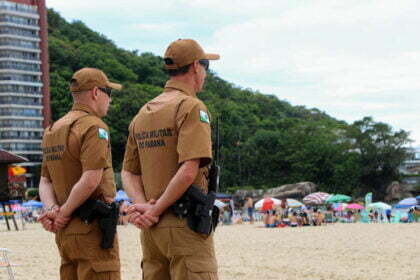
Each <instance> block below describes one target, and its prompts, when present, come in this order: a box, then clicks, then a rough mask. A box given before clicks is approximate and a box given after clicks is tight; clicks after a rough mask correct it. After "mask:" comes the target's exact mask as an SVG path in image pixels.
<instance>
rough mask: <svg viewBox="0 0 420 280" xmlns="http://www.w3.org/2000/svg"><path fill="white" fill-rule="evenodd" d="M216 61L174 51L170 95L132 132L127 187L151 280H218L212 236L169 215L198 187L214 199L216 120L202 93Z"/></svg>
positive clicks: (187, 46) (151, 106)
mask: <svg viewBox="0 0 420 280" xmlns="http://www.w3.org/2000/svg"><path fill="white" fill-rule="evenodd" d="M217 59H219V55H217V54H206V53H205V52H204V51H203V49H202V48H201V47H200V45H199V44H198V43H197V42H196V41H194V40H190V39H180V40H177V41H175V42H173V43H171V44H170V45H169V47H168V48H167V50H166V52H165V55H164V62H165V67H166V69H167V72H168V74H169V76H170V79H169V81H168V82H167V83H166V85H165V89H164V91H163V93H162V94H160V95H159V96H157V97H156V98H154V99H152V100H151V101H149V102H148V103H146V104H145V105H144V106H143V107H142V108H141V109H140V111H139V113H138V114H137V115H136V116H135V118H134V119H133V121H132V122H131V124H130V127H129V138H128V142H127V147H126V152H125V156H124V164H123V171H122V179H123V184H124V188H125V190H126V191H127V194H128V195H129V197H130V198H131V199H132V200H133V201H134V203H135V205H133V206H131V209H130V211H129V213H130V214H131V217H130V221H131V222H132V223H134V224H135V225H137V226H138V227H139V228H141V229H142V231H141V237H140V239H141V244H142V250H143V261H142V268H143V277H144V279H146V280H152V279H153V280H168V279H172V280H185V279H218V276H217V262H216V258H215V252H214V244H213V234H211V235H210V236H207V235H202V234H198V233H196V232H194V231H192V230H191V229H190V228H189V227H188V226H187V222H186V219H183V218H178V217H176V216H175V215H174V214H172V213H171V211H170V209H168V208H169V207H170V206H171V205H173V204H174V203H175V202H176V201H177V199H178V198H180V197H181V196H182V195H183V193H184V192H185V191H186V190H187V189H188V187H189V186H190V185H191V184H195V185H196V186H198V187H200V188H201V189H202V191H203V192H205V193H207V189H208V182H207V176H208V172H209V169H208V166H209V163H210V162H211V159H212V150H211V131H210V118H209V112H208V110H207V107H206V106H205V105H204V104H203V102H202V101H201V100H200V99H198V98H197V93H198V92H200V91H201V89H202V87H203V84H204V80H205V77H206V71H207V70H208V67H209V60H217ZM157 221H158V222H157ZM155 222H157V223H156V224H154V223H155Z"/></svg>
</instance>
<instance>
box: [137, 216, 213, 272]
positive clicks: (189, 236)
mask: <svg viewBox="0 0 420 280" xmlns="http://www.w3.org/2000/svg"><path fill="white" fill-rule="evenodd" d="M165 218H166V219H165ZM171 219H178V218H176V217H174V216H173V218H171ZM171 219H170V220H171ZM178 220H179V219H178ZM140 240H141V245H142V250H143V261H142V269H143V279H144V280H217V279H218V276H217V262H216V257H215V252H214V244H213V234H212V235H210V236H205V235H201V234H198V233H196V232H194V231H192V230H191V229H189V228H188V226H187V225H186V221H185V219H183V220H182V222H181V223H179V224H177V225H175V226H174V224H173V223H171V222H170V221H169V222H168V219H167V217H163V219H161V222H160V223H159V224H158V225H157V226H155V227H152V228H150V229H147V230H142V231H141V235H140Z"/></svg>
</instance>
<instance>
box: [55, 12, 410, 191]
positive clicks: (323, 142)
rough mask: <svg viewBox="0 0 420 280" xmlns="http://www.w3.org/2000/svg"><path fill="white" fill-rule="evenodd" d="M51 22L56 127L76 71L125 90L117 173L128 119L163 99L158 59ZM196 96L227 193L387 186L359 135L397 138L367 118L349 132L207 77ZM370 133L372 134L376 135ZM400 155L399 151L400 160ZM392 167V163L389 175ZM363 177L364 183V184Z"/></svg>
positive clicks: (115, 139)
mask: <svg viewBox="0 0 420 280" xmlns="http://www.w3.org/2000/svg"><path fill="white" fill-rule="evenodd" d="M48 21H49V52H50V71H51V104H52V112H53V119H54V120H56V119H58V118H59V117H61V116H62V115H63V114H65V113H66V112H67V111H68V110H69V109H70V106H71V94H70V92H69V89H68V82H69V80H70V78H71V75H72V73H73V72H74V71H76V70H78V69H80V68H82V67H96V68H100V69H102V70H103V71H104V72H105V73H106V74H107V75H108V76H109V78H110V79H111V80H113V81H116V82H119V83H122V84H123V85H124V89H123V91H122V92H120V93H117V94H115V95H113V102H112V106H111V108H110V112H109V116H108V117H107V119H106V122H107V123H108V125H109V127H110V129H111V137H112V149H113V161H114V168H115V169H116V171H119V170H120V168H121V163H122V158H123V154H124V149H125V142H126V137H127V127H128V125H129V122H130V120H131V118H132V117H133V116H134V115H135V114H136V113H137V111H138V110H139V108H140V107H141V106H142V105H143V104H144V103H145V102H146V101H147V100H150V99H151V98H153V97H154V96H156V95H158V94H159V93H160V92H161V91H162V87H163V85H164V83H165V81H166V79H167V76H166V74H165V72H164V69H163V64H162V58H161V57H160V56H156V55H154V54H151V53H141V54H140V53H138V52H136V51H127V50H124V49H122V48H119V47H117V46H116V45H115V44H114V43H113V42H112V41H111V40H109V39H108V38H106V37H105V36H103V35H101V34H99V33H97V32H95V31H93V30H91V29H89V28H88V27H87V26H86V25H85V24H84V23H82V22H80V21H75V22H72V23H69V22H67V21H66V20H64V19H63V18H62V17H61V16H60V15H59V14H58V13H56V12H55V11H53V10H49V11H48ZM199 96H200V98H201V99H202V100H203V101H204V102H205V103H206V104H207V106H208V108H209V110H210V112H211V114H212V116H213V118H215V117H218V116H220V118H221V136H222V145H223V147H222V159H221V160H222V168H223V172H222V179H221V182H222V188H223V190H224V191H227V190H228V189H229V188H230V189H232V188H234V187H238V186H241V187H245V186H250V187H254V188H263V187H273V186H278V185H280V184H285V183H294V182H298V181H312V182H315V183H316V184H318V185H319V186H320V188H321V189H323V190H326V191H332V192H338V191H340V192H343V193H348V194H351V193H354V194H359V193H363V192H365V191H366V190H368V189H371V188H372V189H374V190H375V189H377V190H379V189H380V188H383V186H382V185H383V184H385V183H386V182H383V181H380V182H379V181H378V182H376V181H375V180H376V179H375V178H376V177H375V178H373V177H372V176H373V175H372V174H371V173H369V172H368V171H367V170H365V169H364V168H365V165H366V163H365V162H364V160H366V159H367V158H363V153H361V152H360V151H361V150H363V149H364V148H363V146H362V145H364V144H366V143H368V142H366V141H373V139H374V138H375V141H376V140H377V137H376V136H375V135H376V134H372V132H369V133H368V134H366V131H363V129H362V127H365V126H371V127H372V128H374V127H376V128H382V130H381V131H380V132H381V135H386V136H390V137H394V138H395V134H396V133H394V132H392V130H391V128H390V127H389V126H388V125H386V124H382V123H375V122H374V121H373V120H372V119H370V118H365V119H364V120H362V121H360V122H361V124H359V126H358V125H357V123H355V124H353V125H348V124H347V123H345V122H343V121H338V120H336V119H334V118H333V117H330V116H328V115H327V114H326V113H324V112H321V111H319V110H317V109H307V108H305V107H303V106H292V105H291V104H289V103H288V102H286V101H282V100H279V99H278V98H277V97H275V96H270V95H264V94H261V93H259V92H256V91H253V90H250V89H243V88H241V87H239V86H236V85H233V84H232V83H229V82H227V81H225V80H223V79H222V78H220V77H218V76H217V75H215V74H214V73H210V74H209V75H208V78H207V83H206V87H205V89H204V91H203V92H202V93H200V95H199ZM378 125H379V127H378ZM376 128H375V129H376ZM375 129H373V130H374V133H379V131H376V130H375ZM384 129H385V130H384ZM384 133H385V134H384ZM400 133H403V134H404V136H405V138H404V137H403V138H402V139H400V140H401V141H399V142H398V141H397V142H392V143H391V142H390V144H391V146H392V147H391V148H392V149H394V150H395V149H397V148H400V146H401V145H402V144H403V143H405V142H406V141H407V137H408V135H407V134H406V133H405V132H403V131H402V132H400ZM357 137H359V138H360V139H359V140H360V141H361V142H360V143H359V142H358V139H356V138H357ZM394 138H393V139H394ZM362 139H363V141H364V142H362ZM359 144H360V145H359ZM374 146H375V145H374ZM375 147H376V146H375ZM369 151H372V147H370V148H369ZM403 154H404V151H402V150H401V156H400V154H398V156H399V157H398V160H400V158H401V157H403ZM375 156H377V154H375ZM394 156H395V155H394ZM381 159H382V161H377V162H375V166H373V167H372V168H375V169H378V164H379V165H381V167H382V166H385V165H387V164H388V163H386V164H385V163H384V162H383V159H384V157H383V156H382V155H381ZM395 164H396V162H395V161H393V162H392V164H391V163H389V165H390V167H391V168H393V170H394V169H395ZM375 172H377V170H375ZM365 173H366V174H367V176H368V179H366V178H364V177H363V176H364V174H365ZM366 174H365V175H366ZM391 174H392V176H391V177H389V176H387V177H386V179H385V181H389V180H394V179H395V178H397V177H398V173H397V172H394V171H393V172H391ZM382 175H383V174H381V176H382ZM376 176H378V174H376ZM363 180H368V181H363ZM369 180H370V181H369ZM372 180H373V181H375V182H374V183H372V182H373V181H372ZM381 180H382V179H381ZM368 183H369V184H368Z"/></svg>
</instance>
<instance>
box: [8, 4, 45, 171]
mask: <svg viewBox="0 0 420 280" xmlns="http://www.w3.org/2000/svg"><path fill="white" fill-rule="evenodd" d="M46 13H47V11H46V7H45V0H8V1H6V0H0V148H1V149H4V150H7V151H9V152H12V153H15V154H18V155H21V156H24V157H26V158H28V159H29V160H30V162H32V163H39V162H40V161H41V159H42V158H41V156H42V151H41V139H42V133H43V128H44V127H46V126H47V125H49V122H50V119H51V113H50V100H49V99H50V98H49V70H48V41H47V40H48V39H47V38H48V30H47V14H46Z"/></svg>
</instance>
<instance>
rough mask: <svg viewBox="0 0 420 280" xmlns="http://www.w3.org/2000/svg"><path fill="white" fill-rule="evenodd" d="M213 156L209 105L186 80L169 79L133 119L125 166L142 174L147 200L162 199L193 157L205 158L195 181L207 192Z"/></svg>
mask: <svg viewBox="0 0 420 280" xmlns="http://www.w3.org/2000/svg"><path fill="white" fill-rule="evenodd" d="M211 158H212V151H211V129H210V119H209V112H208V110H207V107H206V106H205V105H204V103H203V102H202V101H201V100H199V99H198V98H197V97H196V96H195V94H194V93H193V92H191V91H189V90H188V87H187V86H186V85H185V84H183V83H180V82H174V81H168V82H167V83H166V85H165V89H164V92H163V93H162V94H160V95H158V96H157V97H156V98H154V99H152V100H151V101H149V102H148V103H146V104H145V105H144V106H143V107H142V108H141V109H140V111H139V113H138V114H137V115H136V116H135V117H134V119H133V121H132V122H131V124H130V127H129V136H128V141H127V147H126V151H125V156H124V164H123V169H124V170H126V171H129V172H131V173H134V174H138V175H141V176H142V180H143V184H144V192H145V196H146V199H147V200H149V199H151V198H154V199H158V198H159V197H160V196H161V195H162V194H163V192H164V191H165V189H166V187H167V185H168V184H169V182H170V180H171V179H172V177H174V175H175V174H176V172H177V171H178V168H179V166H180V164H181V163H183V162H185V161H187V160H191V159H201V161H200V170H199V173H198V175H197V177H196V179H195V182H194V184H195V185H196V186H198V187H200V188H201V189H202V190H203V191H205V192H207V188H208V182H207V177H208V172H209V170H208V164H209V163H210V161H211Z"/></svg>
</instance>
